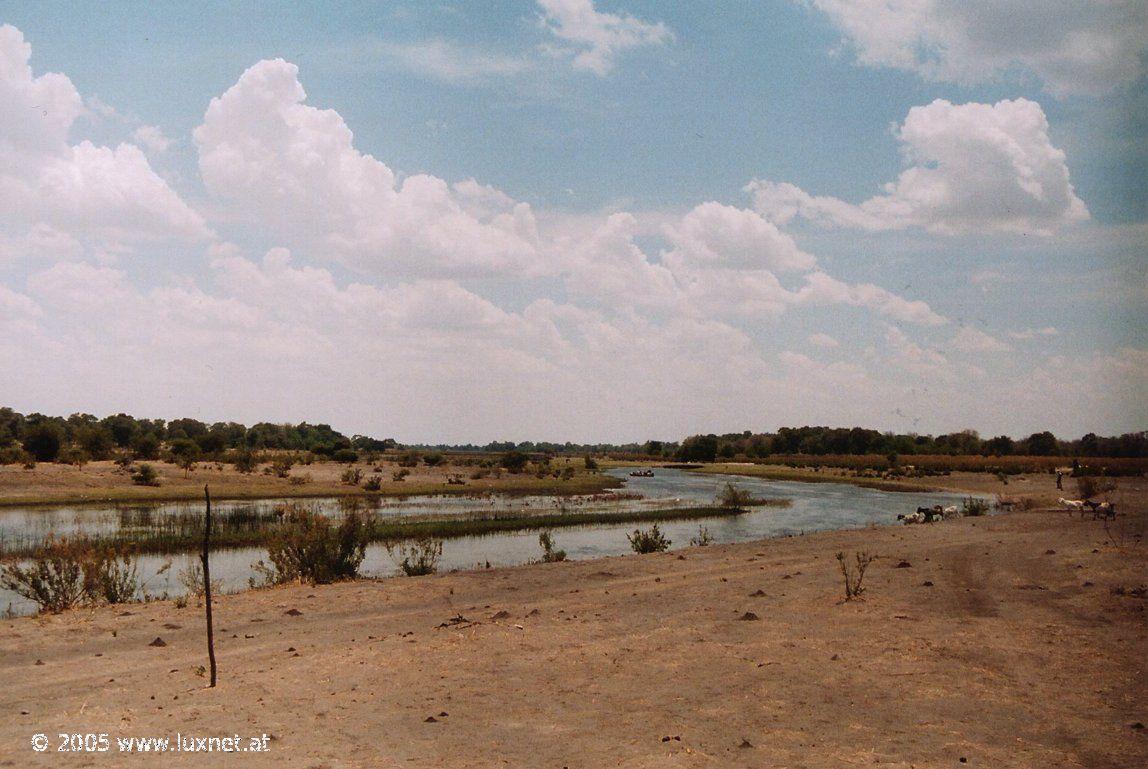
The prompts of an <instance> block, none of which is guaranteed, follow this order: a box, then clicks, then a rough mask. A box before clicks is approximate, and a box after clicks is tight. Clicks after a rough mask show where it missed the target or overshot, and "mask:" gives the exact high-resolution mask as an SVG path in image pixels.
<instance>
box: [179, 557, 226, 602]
mask: <svg viewBox="0 0 1148 769" xmlns="http://www.w3.org/2000/svg"><path fill="white" fill-rule="evenodd" d="M179 583H180V584H181V585H183V589H184V591H185V592H186V594H187V595H190V596H194V597H195V598H202V597H203V596H204V593H205V592H206V591H205V589H204V586H203V564H202V563H200V562H199V559H195V560H193V561H191V562H190V563H188V565H187V567H186V568H185V569H183V570H181V571H180V572H179ZM211 592H212V594H216V593H221V592H223V582H222V581H221V580H218V579H213V580H211Z"/></svg>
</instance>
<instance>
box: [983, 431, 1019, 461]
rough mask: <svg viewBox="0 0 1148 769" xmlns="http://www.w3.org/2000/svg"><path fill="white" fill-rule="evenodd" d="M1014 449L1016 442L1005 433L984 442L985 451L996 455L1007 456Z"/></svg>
mask: <svg viewBox="0 0 1148 769" xmlns="http://www.w3.org/2000/svg"><path fill="white" fill-rule="evenodd" d="M1015 450H1016V443H1015V442H1014V441H1013V439H1012V438H1010V437H1008V436H1007V435H998V436H996V437H995V438H990V439H989V440H988V441H987V442H986V443H985V451H987V452H988V453H990V454H992V455H994V456H998V457H1003V456H1008V455H1009V454H1012V453H1013V452H1014V451H1015Z"/></svg>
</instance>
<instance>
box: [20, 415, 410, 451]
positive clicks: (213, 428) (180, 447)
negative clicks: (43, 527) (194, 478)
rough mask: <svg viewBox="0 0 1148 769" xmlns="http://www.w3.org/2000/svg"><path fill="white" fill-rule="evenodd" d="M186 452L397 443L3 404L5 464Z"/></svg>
mask: <svg viewBox="0 0 1148 769" xmlns="http://www.w3.org/2000/svg"><path fill="white" fill-rule="evenodd" d="M165 446H166V447H167V448H168V449H169V450H170V449H175V453H176V454H180V455H183V456H190V455H195V456H204V457H216V456H219V455H221V454H223V453H224V452H226V451H264V450H276V449H283V450H290V451H307V452H311V453H312V454H316V455H319V456H334V455H336V454H338V453H339V452H346V451H348V450H351V451H354V450H358V451H386V450H387V449H391V448H395V447H396V446H397V444H396V443H395V441H394V440H392V439H384V440H378V439H376V438H371V437H368V436H365V435H353V436H351V437H349V438H348V437H347V436H346V435H343V434H342V433H340V432H339V431H338V430H335V429H333V428H332V427H331V426H330V425H326V424H318V425H313V424H308V423H307V422H300V423H299V424H295V425H292V424H273V423H271V422H260V423H258V424H254V425H252V426H251V427H247V426H246V425H243V424H240V423H238V422H215V423H213V424H207V423H205V422H201V421H199V420H198V419H188V418H184V419H173V420H171V421H170V422H168V421H165V420H163V419H137V418H136V417H133V416H131V415H129V414H114V415H112V416H107V417H104V418H103V419H100V418H97V417H95V416H92V415H91V414H72V415H71V416H69V417H58V416H45V415H44V414H28V415H27V416H25V415H24V414H20V413H19V412H17V411H15V410H13V409H11V408H8V407H2V408H0V463H8V464H10V463H15V462H21V461H25V460H27V459H33V460H36V461H39V462H53V461H56V460H63V461H76V460H84V461H86V460H101V459H108V458H110V457H112V456H113V455H115V454H119V453H122V452H130V453H131V454H132V455H133V456H135V457H136V458H139V459H155V458H157V457H159V455H160V451H161V449H162V448H164V447H165Z"/></svg>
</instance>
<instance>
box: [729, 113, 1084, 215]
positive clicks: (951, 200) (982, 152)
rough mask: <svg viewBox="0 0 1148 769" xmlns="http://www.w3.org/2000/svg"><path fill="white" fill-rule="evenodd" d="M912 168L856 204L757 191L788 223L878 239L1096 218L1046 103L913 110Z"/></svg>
mask: <svg viewBox="0 0 1148 769" xmlns="http://www.w3.org/2000/svg"><path fill="white" fill-rule="evenodd" d="M896 136H897V139H898V141H900V142H901V151H902V154H903V156H904V158H905V162H906V164H907V168H905V170H903V171H902V172H901V173H900V175H899V176H898V177H897V179H896V180H894V181H892V182H889V183H888V184H886V185H885V189H884V192H883V194H881V195H877V196H875V197H872V198H870V199H868V200H866V201H864V202H862V203H860V204H857V205H854V204H852V203H847V202H845V201H842V200H839V199H837V198H833V197H817V196H813V195H810V194H809V193H808V192H806V191H804V190H802V189H801V188H799V187H796V186H794V185H792V184H785V183H782V184H778V183H775V182H771V181H762V180H755V181H753V182H751V183H750V184H749V185H748V187H747V190H748V191H749V192H751V193H752V194H753V196H754V201H755V205H756V207H757V208H758V210H759V211H761V212H762V213H763V214H765V215H766V216H768V217H769V218H771V219H773V220H774V221H777V222H779V223H784V222H787V221H789V220H791V219H793V218H794V217H795V216H802V217H804V218H807V219H810V220H812V221H815V222H819V223H822V224H826V225H832V226H839V227H850V228H858V229H864V230H870V231H878V230H898V229H904V228H907V227H920V228H923V229H925V230H928V231H930V232H936V233H941V234H954V233H962V232H985V231H1007V232H1025V233H1036V234H1044V235H1047V234H1050V233H1052V232H1054V231H1056V230H1057V229H1060V228H1063V227H1066V226H1068V225H1071V224H1074V223H1076V222H1080V221H1083V220H1085V219H1087V218H1088V209H1087V208H1086V207H1085V205H1084V202H1083V201H1081V200H1080V198H1078V197H1077V196H1076V193H1075V191H1074V190H1073V187H1072V183H1071V182H1070V181H1069V173H1068V166H1067V164H1066V159H1065V153H1064V151H1063V150H1060V149H1058V148H1057V147H1054V146H1053V144H1052V142H1051V140H1050V139H1049V136H1048V120H1047V119H1046V117H1045V114H1044V110H1043V109H1041V107H1040V105H1039V104H1037V103H1036V102H1033V101H1029V100H1027V99H1015V100H1005V101H1000V102H997V103H996V104H978V103H969V104H952V103H951V102H948V101H945V100H943V99H937V100H936V101H934V102H932V103H931V104H928V105H926V106H923V107H913V108H912V109H911V110H909V114H908V116H907V117H906V118H905V122H904V123H903V124H902V125H901V126H900V127H899V128H898V129H897V132H896Z"/></svg>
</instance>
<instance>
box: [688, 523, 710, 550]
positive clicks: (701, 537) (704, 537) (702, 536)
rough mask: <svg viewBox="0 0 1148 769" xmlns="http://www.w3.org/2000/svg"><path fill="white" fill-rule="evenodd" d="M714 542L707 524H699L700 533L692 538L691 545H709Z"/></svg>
mask: <svg viewBox="0 0 1148 769" xmlns="http://www.w3.org/2000/svg"><path fill="white" fill-rule="evenodd" d="M713 542H714V538H713V537H712V536H710V530H709V529H707V528H706V527H705V526H701V525H699V526H698V535H697V536H696V537H693V538H692V539H691V540H690V547H709V546H710V545H712V544H713Z"/></svg>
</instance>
